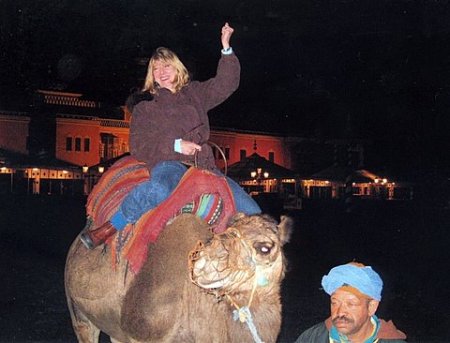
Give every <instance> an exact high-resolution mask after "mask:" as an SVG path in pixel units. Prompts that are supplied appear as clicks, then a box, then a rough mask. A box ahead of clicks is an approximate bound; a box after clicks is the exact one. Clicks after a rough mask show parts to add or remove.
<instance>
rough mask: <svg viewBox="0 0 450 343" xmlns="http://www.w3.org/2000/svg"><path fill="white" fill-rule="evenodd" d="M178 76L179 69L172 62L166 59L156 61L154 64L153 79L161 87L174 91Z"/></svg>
mask: <svg viewBox="0 0 450 343" xmlns="http://www.w3.org/2000/svg"><path fill="white" fill-rule="evenodd" d="M176 78H177V70H176V69H175V67H174V66H173V65H172V64H170V63H167V62H164V61H155V63H154V64H153V79H154V80H155V82H156V83H157V84H158V85H159V86H160V87H161V88H167V89H169V90H170V91H172V92H173V91H174V90H175V80H176Z"/></svg>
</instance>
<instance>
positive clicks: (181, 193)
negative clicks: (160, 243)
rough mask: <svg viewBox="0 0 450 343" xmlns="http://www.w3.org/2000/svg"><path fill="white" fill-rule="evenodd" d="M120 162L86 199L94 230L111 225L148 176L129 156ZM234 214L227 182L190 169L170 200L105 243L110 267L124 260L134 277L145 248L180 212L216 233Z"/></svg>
mask: <svg viewBox="0 0 450 343" xmlns="http://www.w3.org/2000/svg"><path fill="white" fill-rule="evenodd" d="M123 159H126V160H124V161H122V160H123ZM123 159H120V160H119V161H117V162H116V163H115V164H114V165H113V166H112V167H111V168H110V169H109V170H108V171H107V172H106V173H105V174H104V175H103V176H102V178H101V179H100V181H99V183H98V184H97V185H96V186H95V187H94V189H93V191H92V193H91V194H90V196H89V198H88V202H87V213H88V216H90V217H91V218H92V221H93V224H94V225H93V226H94V227H97V226H99V225H101V224H102V223H104V222H105V221H107V220H109V218H110V217H111V216H112V214H114V213H115V211H117V209H118V207H119V206H120V204H121V203H122V201H123V199H124V198H125V196H126V195H127V193H128V191H129V190H131V189H132V188H133V187H135V186H137V185H138V184H139V183H141V182H142V181H145V180H148V178H149V173H148V171H146V172H145V171H144V170H143V169H142V167H143V168H145V170H147V168H146V167H145V165H144V164H143V163H141V162H138V161H137V160H135V159H134V158H133V157H131V156H127V157H124V158H123ZM235 212H236V208H235V204H234V199H233V195H232V193H231V190H230V188H229V186H228V183H227V181H226V178H225V177H223V176H218V175H216V174H213V173H211V172H209V171H206V170H201V169H197V168H194V167H191V168H189V169H188V170H187V172H186V173H185V174H184V175H183V177H182V179H181V180H180V182H179V184H178V185H177V187H176V188H175V190H174V191H173V193H172V195H171V196H170V197H169V198H167V199H166V200H165V201H163V202H162V203H161V204H159V206H158V207H156V208H154V209H152V210H150V211H148V212H147V213H145V214H144V215H143V216H142V217H141V218H140V219H139V220H138V221H137V222H136V223H135V224H129V225H127V226H126V227H125V229H124V230H122V231H120V232H118V234H116V235H115V236H114V237H113V238H111V239H110V240H109V241H108V242H107V243H108V244H109V245H110V246H111V252H112V257H113V263H114V265H115V263H117V262H118V261H120V258H122V257H124V258H126V259H127V260H128V262H129V265H130V267H131V270H132V271H133V272H135V273H138V272H139V271H140V269H141V267H142V265H143V263H144V262H145V260H146V258H147V252H148V244H149V243H153V242H155V241H156V240H157V238H158V235H159V233H160V232H161V231H162V229H163V228H164V226H165V225H166V223H167V222H168V221H169V220H170V219H172V218H174V217H175V216H177V215H178V214H180V213H194V214H196V215H198V216H200V217H201V218H203V219H204V220H205V221H206V222H207V223H208V224H213V225H214V227H213V230H214V232H222V231H224V230H225V229H226V224H227V222H228V220H229V219H230V217H231V216H232V215H233V214H234V213H235Z"/></svg>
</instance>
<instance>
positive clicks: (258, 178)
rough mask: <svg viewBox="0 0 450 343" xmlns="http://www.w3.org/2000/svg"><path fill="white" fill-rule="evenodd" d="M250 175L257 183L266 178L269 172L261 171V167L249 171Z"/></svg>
mask: <svg viewBox="0 0 450 343" xmlns="http://www.w3.org/2000/svg"><path fill="white" fill-rule="evenodd" d="M250 176H251V177H252V178H253V179H255V181H257V182H258V184H261V182H262V179H263V178H264V179H267V178H268V177H269V172H267V171H265V172H263V170H262V168H256V170H253V171H252V172H250Z"/></svg>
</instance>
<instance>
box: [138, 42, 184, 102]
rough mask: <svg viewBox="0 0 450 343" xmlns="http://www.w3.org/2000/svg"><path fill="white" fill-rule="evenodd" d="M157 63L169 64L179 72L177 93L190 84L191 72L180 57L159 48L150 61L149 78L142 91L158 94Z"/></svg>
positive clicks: (147, 77) (168, 50) (176, 86)
mask: <svg viewBox="0 0 450 343" xmlns="http://www.w3.org/2000/svg"><path fill="white" fill-rule="evenodd" d="M156 61H162V62H165V63H169V64H170V65H172V66H173V67H175V69H176V70H177V76H176V79H175V93H177V92H179V91H180V89H181V88H183V87H184V86H186V85H187V84H188V83H189V72H188V70H187V69H186V67H185V66H184V64H183V63H182V62H181V61H180V59H179V58H178V56H177V55H176V54H175V53H174V52H173V51H172V50H170V49H168V48H164V47H159V48H158V49H156V51H155V52H154V53H153V55H152V57H151V58H150V61H149V62H148V68H147V76H146V77H145V82H144V88H143V89H142V91H144V92H150V93H151V94H156V93H157V92H158V85H157V84H156V82H155V79H154V77H153V68H154V66H155V62H156Z"/></svg>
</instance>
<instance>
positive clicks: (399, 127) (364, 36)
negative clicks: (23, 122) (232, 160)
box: [0, 0, 450, 169]
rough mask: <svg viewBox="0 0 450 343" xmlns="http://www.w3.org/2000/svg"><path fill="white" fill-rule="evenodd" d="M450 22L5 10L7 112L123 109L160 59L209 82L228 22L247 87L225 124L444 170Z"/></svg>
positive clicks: (70, 6) (449, 120)
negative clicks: (56, 101)
mask: <svg viewBox="0 0 450 343" xmlns="http://www.w3.org/2000/svg"><path fill="white" fill-rule="evenodd" d="M449 18H450V5H449V4H448V1H421V2H415V1H373V0H369V1H350V0H348V1H346V0H342V1H338V0H336V1H317V0H314V1H301V0H276V1H275V0H231V1H224V0H208V1H206V0H205V1H202V0H175V1H167V0H158V1H149V0H147V1H143V0H130V1H125V0H108V1H104V0H96V1H87V0H77V1H73V0H53V1H52V0H28V1H20V0H4V1H2V2H0V35H1V36H0V38H1V49H0V73H1V74H0V79H1V82H0V87H1V88H0V92H1V95H0V101H1V102H0V105H1V107H2V108H5V107H6V108H8V107H11V104H15V103H17V102H18V101H19V100H18V99H20V98H21V97H22V96H24V95H27V94H32V92H33V91H34V90H35V89H38V88H44V89H57V90H58V89H59V90H65V91H74V92H80V93H83V94H84V95H85V96H86V97H87V98H89V99H95V100H100V101H103V102H105V103H110V104H114V105H121V104H123V102H124V101H125V99H126V97H127V96H128V94H129V93H130V92H131V91H132V89H134V88H135V87H140V86H142V80H143V78H144V76H145V68H146V67H145V65H143V64H142V63H140V61H145V60H146V59H147V58H148V57H149V56H150V55H151V53H152V52H153V50H154V49H155V48H156V47H158V46H167V47H169V48H171V49H172V50H174V51H175V52H177V53H178V54H179V56H180V58H181V59H182V61H183V62H184V63H185V64H186V66H187V67H188V69H189V70H190V71H191V73H192V74H193V78H194V79H199V80H204V79H206V78H209V77H211V76H213V75H214V72H215V68H216V63H217V60H218V58H219V56H220V48H221V46H220V28H221V26H222V25H223V23H224V22H225V21H228V22H229V23H230V25H231V26H233V27H234V28H235V35H234V36H233V38H232V46H233V48H234V50H235V51H236V53H237V55H238V57H239V58H240V61H241V64H242V78H241V86H240V88H239V90H238V91H237V92H236V93H235V94H234V95H233V96H232V97H231V98H230V99H229V100H228V101H227V102H226V103H224V104H222V105H221V106H219V107H218V108H216V109H214V110H213V111H211V113H210V114H211V115H210V118H211V122H212V124H213V125H216V126H223V127H232V128H243V129H251V130H258V131H271V132H280V133H289V134H295V135H299V136H304V137H311V138H318V139H328V138H358V139H359V138H363V139H371V140H372V141H373V142H375V143H374V145H373V146H372V149H374V150H377V151H379V152H383V154H385V155H389V156H391V157H390V159H391V161H392V160H394V161H396V162H397V164H408V165H409V166H417V167H423V166H428V167H432V168H439V169H445V168H448V167H449V164H450V163H449V160H450V158H449V157H448V155H449V154H448V152H449V151H450V139H449V132H450V116H449V114H450V84H449V83H450V58H449V57H450V56H449V53H450V20H448V19H449ZM411 163H412V164H411Z"/></svg>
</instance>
